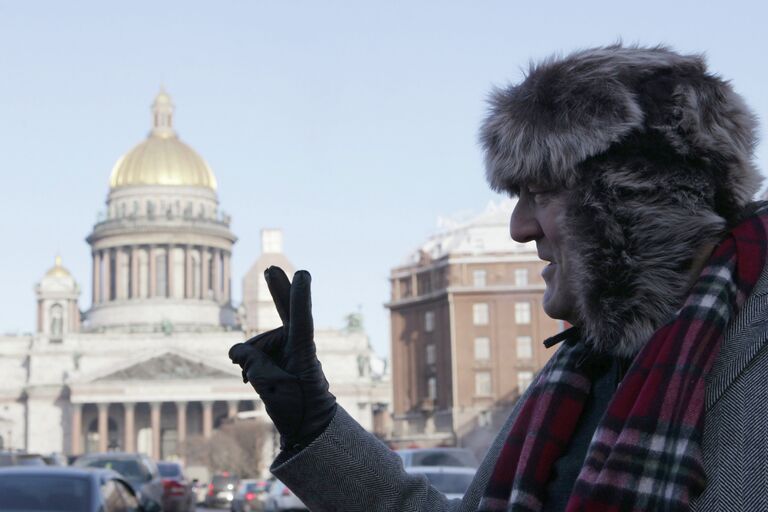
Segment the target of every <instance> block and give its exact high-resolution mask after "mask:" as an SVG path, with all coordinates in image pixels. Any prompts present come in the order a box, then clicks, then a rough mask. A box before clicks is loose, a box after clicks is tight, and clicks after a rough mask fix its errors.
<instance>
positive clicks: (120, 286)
mask: <svg viewBox="0 0 768 512" xmlns="http://www.w3.org/2000/svg"><path fill="white" fill-rule="evenodd" d="M124 257H125V253H124V252H123V250H122V249H121V248H119V247H118V248H117V249H115V299H123V298H124V290H125V287H126V285H127V284H128V283H124V282H123V258H124Z"/></svg>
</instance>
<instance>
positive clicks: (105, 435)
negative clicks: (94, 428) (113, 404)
mask: <svg viewBox="0 0 768 512" xmlns="http://www.w3.org/2000/svg"><path fill="white" fill-rule="evenodd" d="M96 406H97V407H98V409H99V451H100V452H105V451H107V447H108V442H109V415H108V412H109V403H98V404H96Z"/></svg>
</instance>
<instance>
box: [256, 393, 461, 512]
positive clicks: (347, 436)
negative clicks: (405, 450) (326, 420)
mask: <svg viewBox="0 0 768 512" xmlns="http://www.w3.org/2000/svg"><path fill="white" fill-rule="evenodd" d="M283 459H284V454H281V455H280V456H278V458H277V459H276V460H275V462H274V464H273V465H272V467H271V468H270V470H271V471H272V473H273V474H274V475H275V476H276V477H277V478H279V479H280V480H281V481H282V482H284V483H285V484H286V485H287V486H288V487H289V488H290V489H291V490H292V491H293V492H294V493H295V494H296V495H297V496H298V497H299V498H301V500H302V501H303V502H304V504H305V505H307V507H308V508H309V509H310V510H312V511H313V512H323V511H334V512H335V511H342V510H343V511H350V512H352V511H360V512H375V511H390V510H398V511H419V512H421V511H424V512H433V511H434V512H438V511H440V512H442V511H446V512H447V511H454V510H457V509H458V506H459V504H460V500H452V501H450V502H449V501H448V500H447V499H446V498H445V496H443V495H442V494H441V493H440V492H439V491H437V490H436V489H435V488H433V487H431V486H430V485H429V484H428V482H427V479H426V477H424V476H422V475H411V474H408V473H406V472H405V471H404V470H403V464H402V461H401V459H400V457H399V456H398V455H397V454H396V453H394V452H393V451H392V450H390V449H389V448H388V447H387V446H386V445H384V443H382V442H381V441H379V440H378V439H377V438H376V437H375V436H373V435H372V434H370V433H368V432H367V431H366V430H365V429H363V428H362V427H361V426H360V425H359V424H358V423H357V422H356V421H355V420H354V419H352V418H351V417H350V416H349V414H348V413H347V412H346V411H345V410H344V409H343V408H342V407H341V406H339V407H338V408H337V410H336V415H335V416H334V418H333V420H332V421H331V423H330V424H329V425H328V428H326V429H325V432H323V433H322V434H321V435H320V437H318V438H317V439H315V441H313V442H312V444H310V445H309V446H308V447H306V448H305V449H303V450H301V451H300V452H298V453H297V454H295V455H293V456H292V457H290V458H288V459H287V460H283Z"/></svg>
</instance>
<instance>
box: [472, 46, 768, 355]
mask: <svg viewBox="0 0 768 512" xmlns="http://www.w3.org/2000/svg"><path fill="white" fill-rule="evenodd" d="M489 103H490V112H489V114H488V117H487V118H486V120H485V122H484V124H483V126H482V128H481V133H480V140H481V143H482V145H483V147H484V149H485V155H486V157H485V159H486V176H487V179H488V181H489V183H490V185H491V187H492V188H493V189H495V190H504V191H507V192H509V193H511V194H512V195H516V194H518V193H519V190H520V188H521V187H524V186H526V185H527V184H534V183H535V184H537V185H548V186H550V187H556V188H563V189H567V190H568V191H569V193H568V196H569V199H568V201H567V206H566V212H565V215H564V217H563V219H562V222H563V228H564V230H565V232H566V235H567V236H566V249H567V250H568V256H569V261H571V262H572V263H573V264H572V265H571V267H572V268H571V270H570V271H569V275H568V278H569V280H570V281H571V284H572V286H573V288H574V290H575V291H576V295H577V299H576V300H577V310H578V311H577V312H578V314H579V321H580V323H581V324H582V326H583V327H584V329H585V334H586V336H587V337H588V338H590V339H591V340H592V342H593V343H594V344H595V346H596V347H597V348H598V349H600V350H603V351H609V352H614V353H617V354H621V355H631V354H634V353H636V352H637V350H639V348H640V347H641V346H642V344H643V343H644V342H645V341H646V340H647V339H648V337H649V336H650V334H651V333H653V331H654V330H656V329H657V328H658V327H659V326H660V325H661V324H662V323H663V322H664V321H666V320H667V319H668V318H669V317H670V315H671V314H673V313H674V311H675V309H676V308H677V307H679V305H680V302H681V301H682V299H683V295H684V294H685V291H686V285H687V281H688V278H689V276H688V275H687V270H688V269H689V267H690V265H691V262H692V260H693V258H694V257H695V256H696V251H697V250H700V248H701V246H702V245H703V244H705V243H707V242H710V241H714V240H716V239H718V238H719V237H721V236H722V234H723V233H724V231H725V229H726V227H727V225H728V224H731V223H733V222H735V221H736V220H737V218H738V217H739V215H740V212H741V211H742V210H743V207H744V206H745V205H746V204H747V203H748V202H749V201H750V200H751V198H752V195H753V194H754V193H755V192H756V190H757V189H758V186H759V184H760V181H761V179H762V178H761V177H760V174H759V173H758V171H757V169H756V168H755V165H754V163H753V151H754V147H755V144H756V134H755V132H756V119H755V116H754V115H753V114H752V113H751V112H750V110H749V109H748V108H747V106H746V105H745V103H744V101H743V100H742V98H741V97H740V96H739V95H738V94H736V93H735V92H734V91H733V89H732V87H731V86H730V85H729V84H728V83H727V82H726V81H724V80H722V79H721V78H719V77H717V76H715V75H713V74H711V73H709V72H708V71H707V68H706V64H705V62H704V59H703V57H701V56H699V55H680V54H677V53H675V52H673V51H672V50H670V49H668V48H665V47H654V48H640V47H624V46H621V45H614V46H607V47H600V48H594V49H588V50H581V51H577V52H574V53H572V54H570V55H568V56H566V57H551V58H549V59H546V60H544V61H543V62H541V63H539V64H532V65H531V68H530V70H529V72H528V73H527V75H526V76H525V78H524V80H523V81H522V82H521V83H519V84H516V85H512V86H509V87H506V88H502V89H496V90H494V91H493V93H492V95H491V98H490V102H489Z"/></svg>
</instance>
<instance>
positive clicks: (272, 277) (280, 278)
mask: <svg viewBox="0 0 768 512" xmlns="http://www.w3.org/2000/svg"><path fill="white" fill-rule="evenodd" d="M264 280H265V281H266V282H267V288H269V293H270V295H272V300H273V301H274V303H275V308H276V309H277V314H278V315H280V320H282V322H283V325H288V322H289V321H290V316H291V315H290V297H291V282H290V281H289V280H288V276H287V275H285V272H283V269H281V268H280V267H277V266H274V265H273V266H271V267H268V268H267V270H265V271H264Z"/></svg>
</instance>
